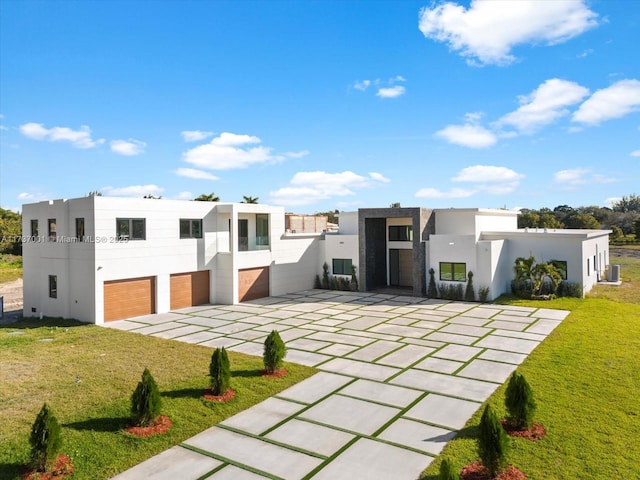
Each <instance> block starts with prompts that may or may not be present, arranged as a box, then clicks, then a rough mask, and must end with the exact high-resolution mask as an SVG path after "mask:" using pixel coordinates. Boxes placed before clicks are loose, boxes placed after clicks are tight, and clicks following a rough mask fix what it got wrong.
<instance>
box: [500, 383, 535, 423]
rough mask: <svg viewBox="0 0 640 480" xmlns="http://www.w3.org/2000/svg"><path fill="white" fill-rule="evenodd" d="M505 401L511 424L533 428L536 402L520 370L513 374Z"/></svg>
mask: <svg viewBox="0 0 640 480" xmlns="http://www.w3.org/2000/svg"><path fill="white" fill-rule="evenodd" d="M504 403H505V406H506V407H507V412H509V415H508V419H509V423H510V424H511V425H513V426H514V427H515V428H517V429H519V430H524V429H527V428H531V425H533V415H534V413H535V411H536V402H535V400H534V399H533V392H532V391H531V387H530V386H529V384H528V383H527V380H526V379H525V378H524V375H522V374H520V373H518V372H515V373H514V374H513V375H511V378H510V379H509V384H508V385H507V390H506V391H505V399H504Z"/></svg>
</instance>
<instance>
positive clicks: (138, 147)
mask: <svg viewBox="0 0 640 480" xmlns="http://www.w3.org/2000/svg"><path fill="white" fill-rule="evenodd" d="M109 145H110V146H111V151H112V152H113V153H117V154H118V155H125V156H127V157H131V156H134V155H140V154H141V153H144V149H145V147H146V146H147V144H146V143H145V142H141V141H140V140H135V139H133V138H130V139H129V140H111V142H109Z"/></svg>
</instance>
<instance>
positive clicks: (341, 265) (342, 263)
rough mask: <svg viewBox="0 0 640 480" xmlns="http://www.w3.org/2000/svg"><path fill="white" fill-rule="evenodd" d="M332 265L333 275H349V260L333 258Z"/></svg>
mask: <svg viewBox="0 0 640 480" xmlns="http://www.w3.org/2000/svg"><path fill="white" fill-rule="evenodd" d="M332 263H333V274H334V275H351V259H350V258H334V259H333V262H332Z"/></svg>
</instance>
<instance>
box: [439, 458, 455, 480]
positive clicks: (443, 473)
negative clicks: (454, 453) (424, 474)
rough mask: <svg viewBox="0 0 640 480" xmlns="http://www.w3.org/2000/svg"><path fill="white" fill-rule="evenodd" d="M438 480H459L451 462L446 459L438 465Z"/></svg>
mask: <svg viewBox="0 0 640 480" xmlns="http://www.w3.org/2000/svg"><path fill="white" fill-rule="evenodd" d="M438 480H460V475H459V474H458V472H456V471H455V469H454V468H453V464H452V463H451V460H449V459H448V458H445V459H444V460H442V463H441V464H440V471H439V473H438Z"/></svg>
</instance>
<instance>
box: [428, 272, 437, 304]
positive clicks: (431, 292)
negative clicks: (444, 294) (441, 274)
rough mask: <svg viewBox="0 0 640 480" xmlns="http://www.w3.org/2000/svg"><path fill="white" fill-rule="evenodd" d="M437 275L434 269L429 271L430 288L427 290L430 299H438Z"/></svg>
mask: <svg viewBox="0 0 640 480" xmlns="http://www.w3.org/2000/svg"><path fill="white" fill-rule="evenodd" d="M435 273H436V271H435V270H434V269H433V268H430V269H429V287H428V288H427V297H429V298H438V289H437V288H436V277H435Z"/></svg>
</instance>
